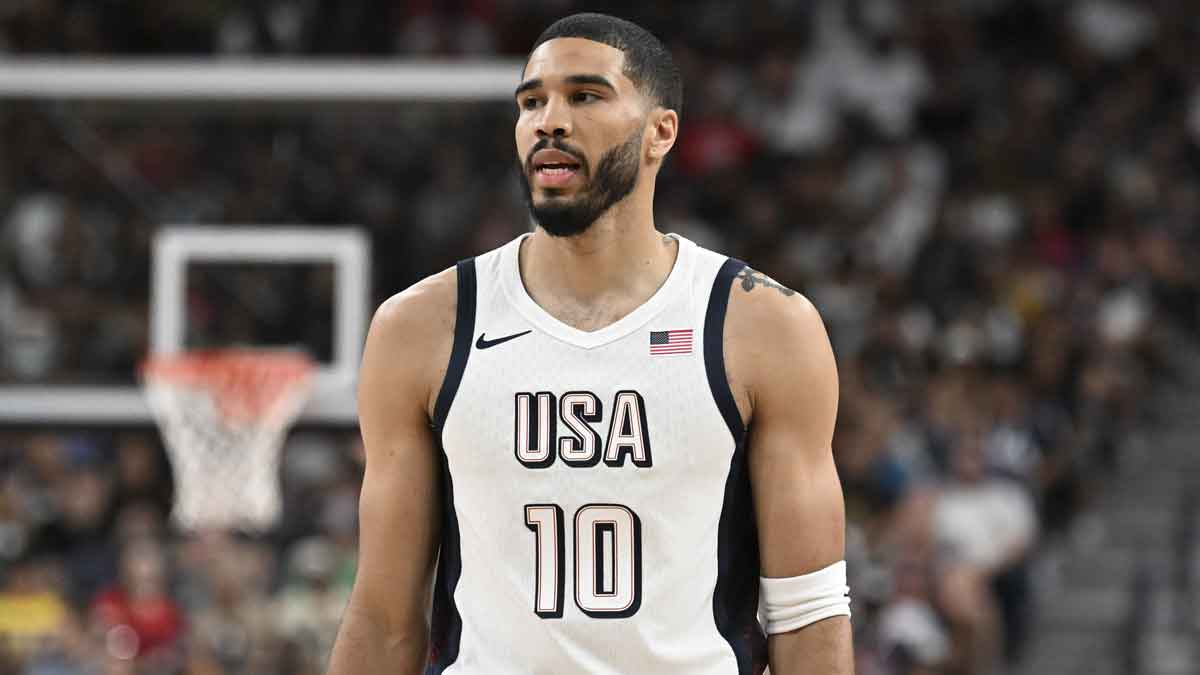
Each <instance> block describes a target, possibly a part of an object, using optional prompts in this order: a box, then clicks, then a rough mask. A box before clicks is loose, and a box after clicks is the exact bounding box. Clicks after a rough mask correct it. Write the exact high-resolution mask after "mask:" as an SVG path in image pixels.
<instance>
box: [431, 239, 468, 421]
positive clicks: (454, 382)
mask: <svg viewBox="0 0 1200 675" xmlns="http://www.w3.org/2000/svg"><path fill="white" fill-rule="evenodd" d="M457 272H458V309H457V311H456V316H455V319H454V347H453V349H452V350H451V352H450V365H449V366H447V367H446V377H445V378H444V379H443V380H442V389H441V391H439V392H438V397H437V403H435V404H434V406H433V426H434V428H436V429H438V430H439V434H440V430H441V428H442V425H443V424H445V423H446V416H447V415H449V414H450V404H451V403H453V402H454V395H455V394H457V393H458V385H459V383H460V382H462V376H463V371H465V370H466V369H467V357H469V356H470V355H471V337H472V336H473V335H474V334H475V259H474V258H468V259H466V260H463V261H460V262H459V263H458V265H457Z"/></svg>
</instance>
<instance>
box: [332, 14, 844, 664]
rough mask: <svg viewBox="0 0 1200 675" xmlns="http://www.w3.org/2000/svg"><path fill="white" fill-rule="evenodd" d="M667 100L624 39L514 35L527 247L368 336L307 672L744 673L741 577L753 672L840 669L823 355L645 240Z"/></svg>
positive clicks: (698, 265) (834, 483) (752, 281)
mask: <svg viewBox="0 0 1200 675" xmlns="http://www.w3.org/2000/svg"><path fill="white" fill-rule="evenodd" d="M681 98H682V87H681V85H680V81H679V74H678V71H677V70H676V69H675V67H674V65H673V63H672V61H671V58H670V55H669V53H668V52H667V51H666V50H665V48H664V47H663V46H662V44H661V43H660V42H659V41H658V40H657V39H656V38H654V37H653V36H651V35H650V34H649V33H648V32H646V31H645V30H643V29H641V28H639V27H638V26H636V25H634V24H631V23H629V22H626V21H622V20H620V19H614V18H612V17H608V16H603V15H597V14H581V15H575V16H571V17H568V18H566V19H562V20H561V21H559V22H557V23H555V24H554V25H552V26H550V27H549V28H548V29H547V30H546V31H545V32H544V33H543V34H542V36H541V37H540V38H539V39H538V41H537V43H536V44H535V46H534V49H533V51H532V52H531V53H530V55H529V59H528V61H527V62H526V65H525V70H524V73H523V76H522V81H521V84H520V85H519V86H518V87H517V90H516V103H517V108H518V110H519V116H518V120H517V123H516V145H517V157H518V161H519V164H520V174H521V177H522V179H523V183H524V186H525V188H526V193H527V197H528V201H529V206H530V211H531V213H532V216H533V219H534V221H535V223H536V224H537V228H536V230H535V231H534V232H533V233H531V234H527V235H524V236H522V237H519V238H518V239H516V240H514V241H513V242H511V243H509V244H507V245H505V246H503V247H501V248H500V249H497V250H495V251H492V252H489V253H486V254H484V255H481V256H479V257H477V258H474V259H471V260H467V261H463V262H461V263H459V264H458V265H457V267H456V268H455V269H450V270H446V271H444V272H442V273H440V274H437V275H434V276H433V277H430V278H428V279H426V280H424V281H422V282H420V283H418V284H416V285H415V286H413V287H412V288H409V289H408V290H406V291H404V292H402V293H400V294H398V295H397V296H395V297H393V298H391V299H390V300H388V301H387V302H385V303H384V304H383V306H381V307H380V309H379V311H378V313H377V314H376V316H375V319H374V322H373V324H372V326H371V330H370V334H369V336H368V338H367V347H366V352H365V355H364V358H363V366H362V376H361V384H360V393H359V416H360V422H361V428H362V433H363V438H364V442H365V446H366V452H367V469H366V476H365V478H364V481H363V488H362V496H361V505H360V511H361V540H360V561H359V572H358V578H357V580H356V583H355V587H354V591H353V594H352V597H351V600H350V604H349V607H348V608H347V610H346V614H345V619H344V620H343V624H342V627H341V631H340V634H339V635H338V639H337V642H336V644H335V646H334V651H333V656H332V663H331V666H330V672H331V673H332V674H334V675H366V674H367V673H370V674H372V675H374V674H376V673H418V672H421V671H422V669H425V672H427V673H442V672H445V673H462V674H476V673H488V674H501V673H503V674H508V673H556V674H561V673H639V674H640V673H673V674H679V673H686V674H693V673H695V674H699V673H705V674H707V673H712V674H714V675H715V674H717V673H730V674H732V673H761V672H762V671H763V669H764V668H765V667H766V666H767V663H768V640H767V637H766V635H764V629H763V627H762V626H761V625H760V623H759V620H758V618H757V616H756V610H757V609H758V602H759V590H760V586H761V588H762V591H763V600H764V603H763V607H764V611H765V618H766V633H769V634H770V641H769V662H770V666H771V672H772V673H774V674H775V675H794V674H813V675H816V674H818V673H819V674H821V675H842V674H845V673H850V672H852V665H851V646H850V629H849V621H848V614H849V612H848V609H847V605H848V598H847V596H846V593H847V589H846V586H845V566H844V563H842V562H841V560H842V557H843V525H844V514H843V504H842V496H841V489H840V485H839V482H838V478H837V473H836V471H835V469H834V464H833V459H832V456H831V450H830V439H831V437H832V434H833V425H834V417H835V415H836V409H837V374H836V370H835V367H834V361H833V355H832V352H831V349H830V346H829V341H828V338H827V337H826V335H825V330H824V327H823V326H822V324H821V321H820V318H819V317H818V315H817V312H816V311H815V310H814V309H813V307H812V305H811V304H809V303H808V302H807V301H806V300H805V299H804V298H802V297H801V296H800V295H799V294H797V293H795V292H794V291H792V290H790V289H787V288H784V287H782V286H780V285H779V284H777V283H775V282H774V281H772V280H771V279H769V278H767V277H765V276H763V275H762V274H760V273H758V272H755V271H753V270H751V269H749V268H747V267H745V265H744V264H743V263H740V262H738V261H736V260H732V259H728V258H725V257H723V256H720V255H718V254H716V253H712V252H710V251H706V250H703V249H701V248H699V247H698V246H696V245H695V244H693V243H691V242H689V241H687V240H685V239H683V238H682V237H678V236H674V235H668V236H664V235H662V234H660V233H659V232H657V231H656V230H655V227H654V218H653V208H652V207H653V197H654V185H655V179H656V174H657V172H658V169H659V168H660V166H661V165H662V162H663V160H664V159H665V158H666V155H667V153H668V152H669V151H670V149H671V147H672V145H673V144H674V142H675V139H676V135H677V132H678V126H679V115H678V111H679V109H680V104H681ZM748 428H749V429H750V430H752V431H748ZM751 487H753V492H751ZM435 561H436V567H437V578H436V581H435V582H433V585H434V590H433V608H432V617H433V619H432V627H431V628H430V627H429V626H427V624H426V620H425V617H426V607H427V605H426V603H427V599H428V597H429V587H430V583H431V578H430V577H431V574H432V571H433V569H434V566H435ZM760 577H761V578H760Z"/></svg>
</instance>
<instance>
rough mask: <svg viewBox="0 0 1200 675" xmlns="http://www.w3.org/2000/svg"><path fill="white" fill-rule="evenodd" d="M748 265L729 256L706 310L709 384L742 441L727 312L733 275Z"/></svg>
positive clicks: (743, 426) (735, 437) (742, 425)
mask: <svg viewBox="0 0 1200 675" xmlns="http://www.w3.org/2000/svg"><path fill="white" fill-rule="evenodd" d="M745 267H746V263H744V262H742V261H741V260H738V259H737V258H729V259H728V260H726V261H725V263H724V264H723V265H721V269H720V270H718V271H717V277H716V279H714V280H713V285H712V292H711V293H709V296H708V309H707V310H706V311H705V314H704V369H705V373H706V374H707V375H708V388H709V389H710V390H712V395H713V400H715V401H716V403H717V409H718V410H720V411H721V417H723V418H724V419H725V425H726V426H728V427H729V433H731V434H733V440H734V442H735V443H741V441H742V437H743V436H744V435H745V433H746V424H745V421H744V420H742V414H741V412H740V411H738V407H737V402H736V401H735V400H734V398H733V391H732V390H730V388H729V377H728V376H727V374H726V372H725V312H726V309H728V307H729V289H730V288H732V286H733V279H734V277H736V276H737V274H738V272H741V271H742V269H743V268H745Z"/></svg>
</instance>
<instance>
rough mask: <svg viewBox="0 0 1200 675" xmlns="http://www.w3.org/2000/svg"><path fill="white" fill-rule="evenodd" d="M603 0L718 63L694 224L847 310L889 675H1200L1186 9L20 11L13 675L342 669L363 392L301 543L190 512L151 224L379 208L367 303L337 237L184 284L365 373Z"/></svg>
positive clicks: (4, 134)
mask: <svg viewBox="0 0 1200 675" xmlns="http://www.w3.org/2000/svg"><path fill="white" fill-rule="evenodd" d="M581 10H596V11H609V12H612V13H615V14H618V15H621V16H624V17H626V18H629V19H632V20H635V21H637V22H639V23H641V24H642V25H644V26H646V27H648V28H650V29H651V30H652V31H654V32H655V33H656V34H658V35H659V36H661V37H662V38H663V39H664V41H665V42H666V43H667V44H668V45H669V46H670V48H671V49H672V52H673V53H674V55H675V58H676V60H677V62H678V64H679V65H680V67H681V69H682V71H683V73H684V76H685V87H686V96H685V104H684V110H683V115H682V133H681V136H680V138H679V142H678V144H677V146H676V148H675V150H674V152H673V154H672V158H671V160H670V161H669V162H668V164H667V166H666V167H665V169H664V171H663V174H662V175H661V176H660V180H659V190H658V196H657V225H658V227H659V229H661V230H664V231H675V232H679V233H681V234H684V235H686V236H688V237H691V238H693V239H694V240H696V241H697V242H700V243H702V244H704V245H706V246H709V247H711V248H715V249H717V250H720V251H724V252H727V253H730V254H733V255H736V256H738V257H740V258H743V259H746V260H749V261H751V262H752V263H753V264H754V265H755V267H756V268H758V269H760V270H763V271H765V272H767V273H768V274H770V275H772V276H773V277H774V278H776V279H778V280H779V281H781V282H783V283H785V284H787V285H789V286H791V287H793V288H796V289H799V290H800V291H802V292H803V293H805V294H806V295H808V297H810V298H811V299H812V300H813V301H814V303H815V304H816V305H817V307H818V308H819V309H820V310H821V312H822V314H823V316H824V318H825V321H826V323H827V325H828V327H829V330H830V333H831V337H832V339H833V342H834V346H835V350H836V353H837V357H838V364H839V368H840V373H841V380H842V400H841V409H840V413H839V422H838V427H837V433H836V438H835V445H834V452H835V455H836V458H837V461H838V466H839V469H840V472H841V477H842V480H843V482H844V487H845V492H846V499H847V511H848V517H849V522H848V537H847V558H848V562H849V569H850V575H851V586H852V588H853V598H854V600H853V609H854V631H855V642H856V652H857V662H858V665H857V668H858V672H859V673H862V674H863V675H876V674H888V675H899V674H910V675H914V674H918V673H921V674H928V673H944V674H947V675H950V674H952V673H972V674H974V673H979V674H983V673H996V672H1007V673H1010V674H1012V675H1025V674H1028V675H1034V674H1037V675H1042V674H1058V673H1062V674H1073V673H1088V674H1089V675H1103V674H1107V673H1121V674H1130V675H1139V674H1141V675H1152V674H1161V675H1166V674H1168V673H1179V674H1184V673H1194V672H1197V669H1200V659H1198V658H1197V657H1198V655H1200V652H1198V646H1200V640H1198V636H1200V623H1198V621H1197V613H1196V604H1195V599H1196V596H1197V579H1198V578H1200V577H1198V576H1197V575H1198V574H1200V570H1198V568H1197V565H1198V563H1197V562H1196V561H1197V558H1196V555H1195V553H1196V550H1197V538H1196V535H1195V533H1196V530H1197V528H1196V522H1197V508H1196V507H1197V503H1196V501H1195V498H1194V496H1193V495H1194V492H1195V489H1196V487H1197V486H1198V485H1200V480H1197V478H1198V477H1200V473H1198V471H1200V453H1197V452H1196V448H1195V446H1196V437H1197V432H1198V431H1200V426H1197V424H1198V423H1197V417H1198V414H1200V350H1198V348H1197V347H1198V343H1197V328H1198V325H1197V322H1198V315H1197V309H1198V304H1197V292H1198V290H1200V278H1198V276H1197V266H1196V260H1197V259H1198V258H1197V247H1196V237H1197V225H1198V222H1200V221H1198V218H1200V67H1198V65H1197V64H1198V63H1200V61H1197V59H1196V58H1195V45H1197V44H1200V9H1196V8H1194V6H1193V5H1192V4H1191V3H1186V2H1172V1H1168V0H1155V1H1147V2H1132V1H1130V2H1122V1H1119V0H1071V1H1065V0H1064V1H1052V0H960V1H954V2H951V1H945V2H942V1H939V2H901V1H900V0H894V1H888V0H845V1H844V2H839V1H836V0H823V1H819V2H787V1H784V0H775V1H772V0H752V1H747V2H740V3H732V2H724V1H722V0H699V1H697V2H688V3H683V2H677V3H670V2H658V3H645V6H642V5H638V6H635V5H634V4H633V3H629V4H625V3H616V2H592V3H580V2H574V1H572V0H545V1H541V2H523V1H520V0H457V1H455V0H446V1H443V2H429V1H424V2H421V1H414V2H408V3H404V2H385V1H384V0H359V1H345V2H334V1H333V0H263V1H261V2H246V3H236V2H231V1H227V0H160V1H158V2H138V1H135V0H75V1H72V0H6V1H5V2H3V3H0V463H2V464H0V634H2V635H3V636H4V639H3V640H2V641H0V673H28V674H37V675H50V674H54V675H68V674H71V675H75V674H80V675H83V674H89V675H90V674H92V673H152V674H158V673H184V672H186V673H194V674H199V673H203V674H209V673H230V674H232V673H262V674H276V673H278V674H284V673H286V674H289V675H295V674H310V673H321V672H323V665H324V661H325V658H326V656H327V654H328V651H329V647H330V644H331V642H332V639H333V637H334V635H335V633H336V628H337V623H338V618H339V615H340V612H341V609H342V607H343V605H344V603H345V599H346V595H347V592H348V590H349V587H350V584H351V583H352V579H353V574H354V556H355V546H356V505H357V488H358V483H359V480H360V477H361V472H362V464H361V462H362V453H361V445H360V443H359V440H358V436H357V432H356V430H355V428H354V424H353V415H352V407H351V408H350V411H351V413H350V414H347V413H346V408H345V407H344V406H342V407H339V404H338V403H337V401H341V403H342V404H344V403H345V402H346V400H347V399H346V396H345V395H344V394H345V392H347V391H352V387H350V388H347V389H343V390H342V394H343V396H342V397H340V398H339V397H338V396H336V395H335V396H333V397H332V400H334V401H335V402H334V403H330V404H328V405H324V404H322V405H324V407H321V406H320V405H318V406H317V407H314V408H311V409H310V410H309V412H308V413H306V414H305V416H304V417H303V418H302V420H301V421H300V423H299V425H298V429H297V430H296V431H295V432H294V433H292V434H291V435H290V436H289V438H288V441H287V444H286V446H285V448H284V450H283V455H282V460H281V465H280V479H281V481H282V485H283V494H284V512H283V518H282V520H281V521H280V523H279V524H278V525H277V526H276V527H275V528H273V529H272V530H271V531H269V532H267V533H263V534H260V535H256V536H247V535H244V534H237V533H231V532H220V531H210V532H207V533H205V534H204V535H203V536H194V535H184V534H182V533H180V532H178V531H177V530H176V529H175V528H173V527H172V526H171V524H170V521H169V520H168V514H169V510H170V506H171V504H172V500H173V494H174V492H175V491H176V490H177V488H176V487H174V486H176V485H178V482H179V481H180V480H181V477H180V476H178V475H174V476H173V472H172V469H171V465H170V463H169V462H168V461H167V456H166V454H165V452H164V450H163V446H162V443H161V440H160V437H159V435H158V432H157V430H156V428H155V426H154V424H153V423H152V422H151V420H150V418H149V416H148V414H147V412H146V409H145V406H144V403H142V402H141V399H140V394H139V393H138V390H137V389H136V384H137V380H136V366H137V364H138V362H139V361H140V360H141V359H142V358H143V357H144V356H145V355H146V354H147V353H148V352H149V350H150V349H151V347H152V345H153V343H154V339H155V338H154V335H155V329H154V323H155V319H154V317H153V314H154V308H153V307H152V303H151V297H152V287H153V286H154V277H153V274H152V270H153V269H154V267H153V265H154V260H153V258H154V241H155V237H156V235H159V234H160V233H162V232H164V231H166V230H168V229H179V228H183V227H186V226H190V225H231V226H245V227H248V226H251V225H258V226H281V225H286V226H290V227H293V228H299V229H300V230H301V231H302V232H301V234H300V235H298V237H299V238H300V239H303V238H304V237H305V236H308V234H305V233H309V234H311V233H315V232H317V231H318V229H319V228H329V227H332V228H335V229H336V230H337V231H340V232H343V233H354V232H359V233H362V235H363V236H364V237H365V238H364V241H365V242H366V244H367V245H369V250H370V259H371V260H370V265H369V271H370V274H369V278H367V279H366V281H369V284H368V286H367V290H365V291H364V292H362V293H361V295H360V296H359V297H358V298H357V299H354V298H353V296H343V295H340V291H339V290H338V289H339V288H340V287H339V285H338V284H339V283H340V282H339V281H338V280H339V279H340V278H342V277H340V276H339V275H341V274H345V273H347V268H348V267H349V266H348V265H346V264H343V263H340V262H338V261H329V260H318V261H315V262H314V261H293V262H289V263H287V264H279V263H278V262H276V263H273V264H263V263H262V262H261V261H254V260H246V261H236V260H234V261H217V262H213V261H207V262H205V261H201V262H196V263H194V264H190V265H185V266H184V293H183V295H182V297H181V299H177V300H170V301H169V302H176V303H178V304H179V306H178V307H176V309H178V310H179V312H178V314H179V316H181V317H182V321H183V324H182V327H181V328H180V330H181V331H182V332H181V333H179V335H178V336H177V337H178V339H179V342H180V344H181V345H182V346H185V347H188V348H201V347H215V346H224V345H230V344H247V343H248V344H258V345H293V346H297V345H299V346H302V347H304V348H306V349H308V350H309V351H311V353H312V354H314V355H315V356H316V357H317V358H318V359H320V360H321V361H322V363H325V364H327V365H329V364H335V363H338V362H339V358H340V357H339V355H340V356H341V357H345V356H347V353H346V352H340V351H339V347H338V346H337V345H338V344H339V342H338V341H339V339H341V340H342V343H341V344H343V347H342V348H344V342H345V340H344V338H338V337H337V336H338V335H353V334H354V331H356V330H357V331H359V334H361V330H362V329H363V326H362V325H361V323H362V320H363V319H362V318H361V317H360V318H359V319H354V316H355V315H354V314H353V313H351V316H350V319H349V320H345V321H344V320H343V319H345V317H344V316H343V315H342V314H339V312H341V311H344V309H345V307H347V306H348V305H352V304H354V303H355V302H357V303H359V307H360V309H361V310H362V312H368V313H369V311H370V310H371V309H372V308H373V307H374V306H375V304H377V303H378V302H379V301H381V300H382V299H384V298H386V297H387V296H389V295H390V294H392V293H395V292H397V291H399V290H401V289H403V288H405V287H406V286H408V285H409V284H411V283H413V282H414V281H416V280H417V279H420V278H421V277H423V276H425V275H427V274H430V273H433V272H436V271H439V270H441V269H444V268H445V267H447V266H449V265H451V264H452V263H453V261H455V260H457V259H459V258H462V257H465V256H468V255H471V254H473V253H476V252H480V251H483V250H486V249H488V248H491V247H493V246H495V245H498V244H500V243H501V242H504V241H506V240H508V239H509V238H511V237H513V236H515V235H516V234H517V233H519V232H522V231H524V230H526V229H527V228H528V219H527V216H526V213H525V211H524V207H523V205H522V203H521V199H520V195H519V193H518V191H517V186H516V179H515V175H514V173H513V170H512V165H513V162H514V152H513V145H512V144H513V141H512V123H513V120H514V110H515V109H514V105H513V103H512V102H511V100H510V97H509V95H508V94H507V93H506V92H510V91H511V86H512V85H514V84H515V82H516V78H517V76H518V69H519V64H520V63H521V59H522V58H523V57H524V54H525V52H526V50H527V49H528V46H529V45H530V44H531V43H532V41H533V39H534V38H535V37H536V35H537V34H538V33H539V32H540V31H541V30H542V28H544V27H545V26H546V25H548V24H549V23H550V22H551V21H553V20H554V19H556V18H558V17H560V16H563V15H565V14H568V13H571V12H574V11H581ZM331 65H333V66H336V68H335V69H334V70H333V71H330V70H329V68H330V66H331ZM261 66H267V67H268V70H267V71H265V73H264V71H263V70H261V69H259V68H260V67H261ZM164 68H165V70H163V69H164ZM339 69H340V70H339ZM142 78H149V80H154V81H155V82H156V83H157V84H154V85H153V86H152V87H151V89H149V90H148V89H144V88H141V89H139V86H140V85H138V83H140V82H144V81H147V80H144V79H142ZM155 78H157V79H155ZM447 83H449V84H447ZM496 91H499V92H500V93H499V94H498V95H497V94H496V93H495V92H496ZM339 92H340V93H339ZM293 231H296V230H293ZM350 237H351V238H353V237H354V235H353V234H351V235H350ZM357 269H359V270H360V271H363V272H365V271H366V270H367V269H368V267H366V266H362V267H359V268H357ZM173 297H174V296H173ZM347 298H350V299H349V300H347ZM339 307H340V308H342V309H339ZM339 317H340V318H339ZM355 322H357V323H358V325H357V326H354V325H348V324H353V323H355ZM340 329H345V330H348V331H350V332H349V333H345V334H340V333H338V330H340ZM355 349H357V347H355ZM350 404H352V399H350ZM214 483H215V482H214ZM211 487H212V489H213V490H214V499H219V498H222V497H221V494H222V493H221V490H225V489H230V488H232V489H235V490H236V487H237V486H236V485H232V486H231V485H227V484H221V485H216V484H213V485H211ZM796 534H797V536H803V533H796Z"/></svg>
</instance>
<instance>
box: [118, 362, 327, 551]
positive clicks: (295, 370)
mask: <svg viewBox="0 0 1200 675" xmlns="http://www.w3.org/2000/svg"><path fill="white" fill-rule="evenodd" d="M313 370H314V365H313V362H312V360H311V359H309V358H308V357H307V356H305V355H303V354H299V353H297V352H292V351H271V350H261V349H228V350H217V351H200V352H188V353H183V354H170V355H155V356H151V357H149V358H147V359H146V360H145V361H144V362H143V363H142V366H141V375H142V387H143V390H144V391H145V393H146V398H147V402H148V403H149V405H150V410H151V412H152V413H153V415H154V418H155V420H156V421H157V423H158V426H159V429H160V430H161V431H162V434H163V439H164V440H165V441H166V447H167V454H168V456H169V457H170V460H171V465H172V467H173V468H174V470H175V476H176V481H175V483H176V485H175V507H174V510H173V511H172V514H171V515H172V518H173V520H174V521H175V523H176V524H177V525H178V526H179V527H181V528H183V529H185V530H195V529H199V528H219V529H239V530H244V531H249V532H261V531H264V530H267V529H269V528H271V527H272V526H273V525H274V524H275V522H276V521H277V520H278V518H279V513H280V510H281V499H280V495H279V481H278V477H277V475H276V474H277V469H278V466H279V451H280V448H281V447H282V446H283V440H284V436H285V435H286V433H287V430H288V428H289V427H290V426H291V425H292V423H293V422H294V421H295V420H296V417H297V416H299V414H300V411H301V409H302V408H303V407H304V403H305V401H306V400H307V399H308V394H309V392H310V388H311V383H312V373H313Z"/></svg>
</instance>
